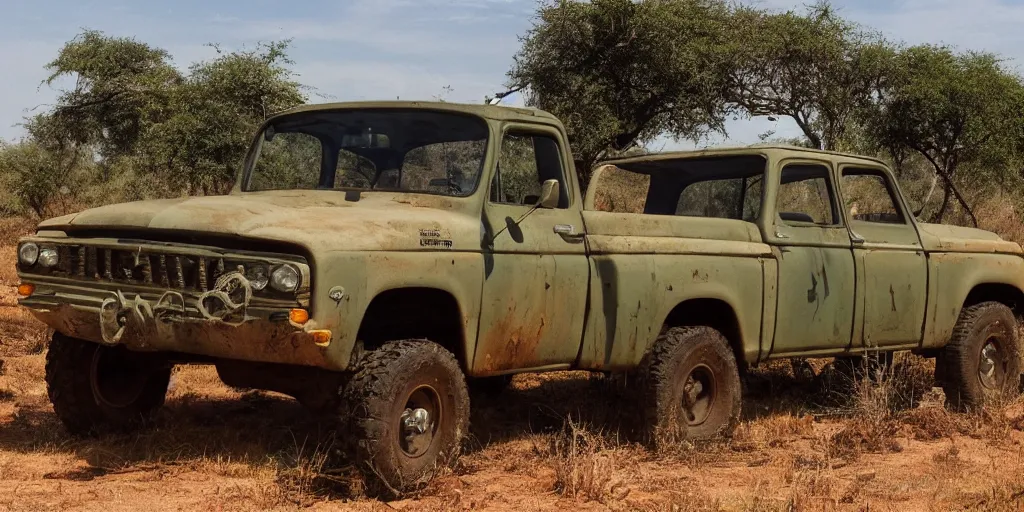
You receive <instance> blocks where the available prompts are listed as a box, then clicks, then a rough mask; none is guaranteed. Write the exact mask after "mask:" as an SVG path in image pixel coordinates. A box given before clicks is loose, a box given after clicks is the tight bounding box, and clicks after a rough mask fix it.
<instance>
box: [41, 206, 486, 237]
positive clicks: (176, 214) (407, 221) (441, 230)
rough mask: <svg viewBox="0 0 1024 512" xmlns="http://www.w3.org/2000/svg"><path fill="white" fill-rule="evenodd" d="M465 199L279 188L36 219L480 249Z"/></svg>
mask: <svg viewBox="0 0 1024 512" xmlns="http://www.w3.org/2000/svg"><path fill="white" fill-rule="evenodd" d="M465 201H466V200H464V199H459V198H450V197H444V196H432V195H425V194H389V193H383V192H374V193H363V194H362V197H361V198H360V199H359V200H353V201H348V200H346V199H345V193H344V192H338V191H282V192H259V193H248V194H232V195H228V196H210V197H190V198H182V199H162V200H154V201H138V202H132V203H123V204H115V205H109V206H103V207H99V208H92V209H89V210H85V211H82V212H80V213H76V214H71V215H66V216H63V217H57V218H54V219H50V220H46V221H43V222H42V223H41V224H40V225H39V229H40V230H65V231H69V232H71V233H70V234H72V236H73V232H74V231H75V230H86V229H88V230H104V229H110V230H112V231H124V230H128V231H133V232H138V231H144V230H146V229H153V230H160V231H169V232H178V233H191V234H208V235H213V236H230V237H241V238H249V239H259V240H271V241H277V242H287V243H294V244H298V245H302V246H304V247H307V248H308V249H310V250H311V251H380V250H385V251H388V250H391V251H410V250H461V251H479V250H480V239H481V219H480V218H479V217H474V216H471V215H468V214H466V213H465V211H466V210H468V209H469V208H467V204H466V203H465Z"/></svg>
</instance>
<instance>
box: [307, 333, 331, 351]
mask: <svg viewBox="0 0 1024 512" xmlns="http://www.w3.org/2000/svg"><path fill="white" fill-rule="evenodd" d="M309 335H310V336H312V337H313V343H315V344H316V346H318V347H326V346H328V345H330V344H331V331H327V330H321V331H309Z"/></svg>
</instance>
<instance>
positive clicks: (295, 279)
mask: <svg viewBox="0 0 1024 512" xmlns="http://www.w3.org/2000/svg"><path fill="white" fill-rule="evenodd" d="M270 286H273V287H274V289H275V290H278V291H282V292H294V291H295V290H297V289H298V288H299V270H298V269H297V268H295V267H293V266H291V265H281V266H280V267H277V268H275V269H274V272H272V273H271V274H270Z"/></svg>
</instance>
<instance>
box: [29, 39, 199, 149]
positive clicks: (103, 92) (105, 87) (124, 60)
mask: <svg viewBox="0 0 1024 512" xmlns="http://www.w3.org/2000/svg"><path fill="white" fill-rule="evenodd" d="M46 68H47V70H49V71H50V76H49V77H48V78H47V79H46V80H45V81H44V83H45V84H47V85H54V84H56V83H58V82H59V80H60V79H63V78H71V79H73V80H74V85H73V86H72V87H71V88H69V89H65V90H63V91H61V92H60V94H59V96H58V98H57V105H56V106H55V107H54V108H53V111H52V113H51V115H52V117H53V124H54V126H56V127H58V128H57V131H60V132H63V133H65V134H67V135H68V137H69V138H70V140H72V141H74V142H76V143H79V144H89V145H92V146H93V147H94V148H95V149H96V151H97V152H98V153H99V155H100V156H101V157H103V158H116V157H118V156H123V155H126V154H131V153H133V152H134V151H135V150H136V148H137V145H138V143H139V141H140V140H141V139H143V138H144V137H145V135H146V133H147V131H148V130H149V129H150V128H152V126H153V125H155V124H159V123H162V122H165V121H166V120H167V119H168V118H169V117H170V116H171V114H172V112H171V109H170V103H171V98H172V96H173V92H174V89H175V87H176V86H178V85H180V84H181V83H182V81H183V77H182V76H181V74H180V73H179V72H178V70H177V69H175V68H174V66H173V65H172V63H171V60H170V55H169V54H168V53H167V52H166V51H164V50H161V49H159V48H154V47H152V46H149V45H147V44H145V43H142V42H139V41H136V40H135V39H131V38H117V37H109V36H106V35H104V34H103V33H102V32H97V31H94V30H87V31H85V32H83V33H82V34H79V35H78V36H77V37H75V38H74V39H72V40H71V41H68V42H67V43H66V44H65V45H64V46H63V47H62V48H61V50H60V51H59V52H58V54H57V58H56V59H54V60H53V61H52V62H50V63H49V64H48V65H47V66H46Z"/></svg>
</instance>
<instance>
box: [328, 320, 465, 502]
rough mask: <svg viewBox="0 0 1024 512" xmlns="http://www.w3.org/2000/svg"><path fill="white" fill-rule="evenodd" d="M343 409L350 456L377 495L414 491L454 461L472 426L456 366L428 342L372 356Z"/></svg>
mask: <svg viewBox="0 0 1024 512" xmlns="http://www.w3.org/2000/svg"><path fill="white" fill-rule="evenodd" d="M342 409H343V410H342V414H343V415H346V416H347V417H346V418H343V419H344V420H345V421H347V423H348V426H349V427H348V429H349V432H348V438H349V440H350V442H351V443H352V445H353V446H351V451H352V452H354V453H352V455H353V456H354V458H355V461H356V464H357V465H358V466H359V469H360V470H361V471H362V473H363V475H364V476H365V477H366V481H367V484H368V488H369V490H370V491H371V493H375V494H382V493H390V494H392V495H398V494H401V493H403V492H406V491H410V490H413V489H416V488H417V487H419V486H420V485H422V484H424V483H426V482H427V481H429V480H430V479H431V478H432V477H433V476H434V474H435V473H436V472H437V470H439V469H441V468H444V467H446V466H449V465H450V464H452V463H454V461H455V459H456V458H457V456H458V454H459V450H460V447H461V444H462V439H463V437H464V436H465V435H466V432H467V429H468V426H469V394H468V392H467V389H466V379H465V377H464V375H463V373H462V370H461V369H460V368H459V363H458V361H456V359H455V356H454V355H452V353H451V352H449V351H447V350H445V349H444V348H443V347H441V346H440V345H437V344H436V343H432V342H430V341H427V340H407V341H392V342H389V343H386V344H384V345H383V346H382V347H380V348H378V349H376V350H374V351H373V352H370V353H369V354H368V355H367V356H366V357H365V359H363V361H361V363H360V365H359V370H357V371H356V373H355V375H353V376H352V380H351V381H349V382H348V384H347V385H346V386H345V388H344V390H343V392H342Z"/></svg>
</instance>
